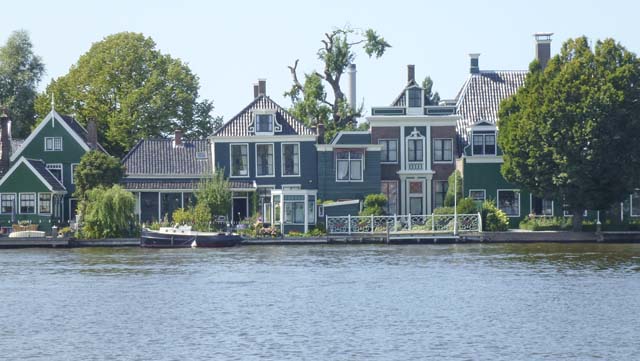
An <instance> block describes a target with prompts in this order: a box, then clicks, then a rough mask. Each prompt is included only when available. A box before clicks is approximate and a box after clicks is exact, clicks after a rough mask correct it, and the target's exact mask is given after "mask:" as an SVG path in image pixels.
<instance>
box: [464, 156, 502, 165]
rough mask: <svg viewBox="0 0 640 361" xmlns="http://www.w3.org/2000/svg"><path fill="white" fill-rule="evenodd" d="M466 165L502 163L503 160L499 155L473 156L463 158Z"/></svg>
mask: <svg viewBox="0 0 640 361" xmlns="http://www.w3.org/2000/svg"><path fill="white" fill-rule="evenodd" d="M464 158H465V159H466V161H467V163H469V164H472V163H504V159H503V158H502V156H501V155H496V156H492V155H474V156H465V157H464Z"/></svg>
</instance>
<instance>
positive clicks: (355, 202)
mask: <svg viewBox="0 0 640 361" xmlns="http://www.w3.org/2000/svg"><path fill="white" fill-rule="evenodd" d="M350 204H360V201H359V200H357V199H353V200H350V201H337V202H331V203H323V204H322V206H323V207H325V208H326V207H337V206H348V205H350Z"/></svg>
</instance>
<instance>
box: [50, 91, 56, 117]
mask: <svg viewBox="0 0 640 361" xmlns="http://www.w3.org/2000/svg"><path fill="white" fill-rule="evenodd" d="M55 109H56V99H55V96H54V95H53V92H51V111H52V112H53V111H55Z"/></svg>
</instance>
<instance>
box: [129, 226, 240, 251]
mask: <svg viewBox="0 0 640 361" xmlns="http://www.w3.org/2000/svg"><path fill="white" fill-rule="evenodd" d="M240 242H242V237H240V236H239V235H237V234H234V233H224V232H220V233H217V232H197V231H192V230H191V227H160V230H158V231H152V230H149V229H146V228H143V229H142V234H141V236H140V247H147V248H190V247H205V248H218V247H233V246H236V245H238V244H240Z"/></svg>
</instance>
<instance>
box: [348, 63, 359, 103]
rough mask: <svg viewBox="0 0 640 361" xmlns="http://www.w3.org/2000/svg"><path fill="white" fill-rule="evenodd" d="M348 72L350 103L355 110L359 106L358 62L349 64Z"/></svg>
mask: <svg viewBox="0 0 640 361" xmlns="http://www.w3.org/2000/svg"><path fill="white" fill-rule="evenodd" d="M347 74H349V105H351V109H353V111H354V112H355V111H356V109H357V107H358V105H357V104H356V64H349V67H348V68H347Z"/></svg>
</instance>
